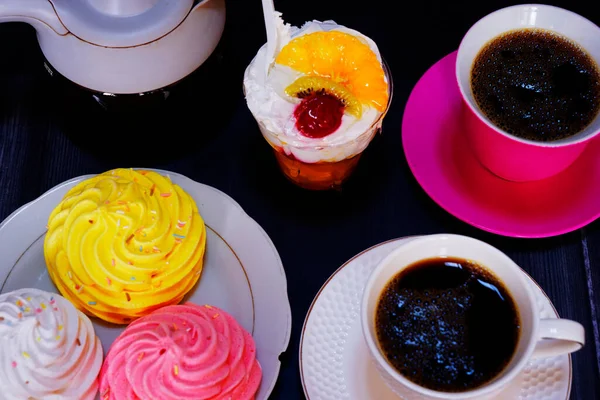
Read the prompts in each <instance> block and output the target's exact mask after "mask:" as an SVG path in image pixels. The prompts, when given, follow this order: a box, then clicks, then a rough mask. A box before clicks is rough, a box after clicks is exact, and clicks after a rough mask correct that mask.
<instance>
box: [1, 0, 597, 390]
mask: <svg viewBox="0 0 600 400" xmlns="http://www.w3.org/2000/svg"><path fill="white" fill-rule="evenodd" d="M477 3H478V4H475V3H471V2H469V3H466V2H464V3H462V2H448V1H416V2H406V3H405V2H391V1H389V0H370V1H368V2H365V1H360V2H359V1H343V0H328V1H324V0H303V1H291V0H276V1H275V4H276V8H277V9H279V10H280V11H282V12H283V15H284V18H285V19H286V20H287V21H289V22H291V23H293V24H295V25H298V24H302V23H303V22H304V21H306V20H310V19H320V20H326V19H334V20H336V22H338V23H340V24H343V25H346V26H350V27H352V28H354V29H357V30H359V31H361V32H363V33H364V34H366V35H368V36H370V37H371V38H373V39H374V40H375V41H376V42H377V43H378V45H379V47H380V50H381V52H382V54H383V56H384V57H385V58H386V60H387V62H388V64H389V65H390V68H391V70H392V74H393V79H394V86H395V90H394V101H393V104H392V108H391V110H390V112H389V114H388V116H387V117H386V120H385V122H384V130H383V134H382V135H380V136H378V137H377V138H376V139H375V140H374V141H373V143H372V145H371V146H370V147H369V148H368V149H367V151H366V153H365V155H364V157H363V159H362V160H361V163H360V165H359V168H358V170H357V171H356V173H355V175H354V177H353V178H352V179H351V180H350V181H349V182H348V183H347V184H346V185H345V186H344V188H343V189H342V191H340V192H331V193H313V192H308V191H303V190H301V189H298V188H296V187H294V186H292V185H291V184H290V183H288V182H287V181H286V180H285V178H283V177H282V176H281V175H280V173H279V171H278V168H277V166H276V164H275V161H274V159H273V157H272V154H271V150H270V148H269V146H268V145H267V144H266V142H265V141H264V139H263V138H262V137H261V135H260V133H259V131H258V128H257V127H256V124H255V122H254V120H253V118H252V116H251V114H250V112H249V111H248V109H247V107H246V104H245V100H244V97H243V93H242V75H243V72H244V69H245V67H246V66H247V65H248V63H249V62H250V61H251V60H252V58H253V57H254V54H255V53H256V51H257V49H258V48H259V47H260V46H261V45H262V44H263V43H264V41H265V38H266V35H265V32H264V26H263V20H262V11H261V7H260V2H259V1H243V0H227V7H228V16H227V18H228V19H227V26H226V31H225V35H224V37H223V40H222V42H221V44H220V46H219V48H218V50H217V52H216V53H215V54H214V55H213V56H212V57H211V59H210V60H209V62H207V65H206V66H203V67H202V68H201V69H200V70H199V71H198V72H197V73H196V74H194V75H193V76H192V77H190V78H189V79H188V80H186V81H184V82H182V83H181V85H180V88H179V89H177V90H175V89H174V92H173V96H172V98H171V99H169V100H168V102H171V103H170V105H169V106H168V107H163V108H157V109H155V110H153V111H152V112H150V113H145V114H144V113H137V114H136V117H135V121H134V122H132V121H131V120H130V118H131V115H125V116H123V115H121V116H118V117H114V116H111V117H109V116H107V113H106V112H105V111H103V110H100V109H99V107H98V106H97V105H95V104H94V103H93V101H91V99H90V97H89V96H87V97H80V96H81V94H80V93H79V94H78V93H77V91H72V89H70V88H68V87H67V86H65V85H64V84H63V83H62V81H61V80H60V78H57V77H56V76H54V77H51V76H50V75H49V74H48V72H47V71H46V69H45V68H44V57H43V55H42V53H41V51H40V49H39V46H38V44H37V39H36V34H35V31H34V30H33V29H32V28H30V27H29V26H27V25H24V24H17V23H10V24H0V51H1V53H0V220H1V219H4V218H5V217H7V216H8V215H9V214H10V213H11V212H12V211H14V210H15V209H17V208H18V207H20V206H21V205H23V204H25V203H27V202H29V201H31V200H33V199H35V198H36V197H38V196H39V195H40V194H42V193H43V192H44V191H46V190H47V189H49V188H51V187H52V186H54V185H56V184H59V183H60V182H62V181H64V180H67V179H70V178H73V177H75V176H79V175H82V174H88V173H100V172H102V171H104V170H107V169H110V168H114V167H155V168H163V169H168V170H172V171H176V172H179V173H181V174H184V175H187V176H188V177H190V178H191V179H194V180H196V181H199V182H202V183H205V184H208V185H211V186H214V187H216V188H218V189H220V190H222V191H224V192H225V193H227V194H229V195H230V196H232V197H233V198H234V199H235V200H236V201H238V202H239V203H240V204H241V206H242V207H243V208H244V209H245V210H246V212H248V214H249V215H250V216H251V217H253V218H254V219H256V220H257V221H258V223H259V224H261V225H262V227H263V228H264V229H265V230H266V231H267V233H268V234H269V235H270V237H271V238H272V239H273V241H274V243H275V245H276V246H277V248H278V250H279V252H280V255H281V258H282V260H283V263H284V266H285V269H286V272H287V278H288V284H289V297H290V301H291V305H292V312H293V331H292V340H291V343H290V346H289V349H288V351H287V352H286V353H285V354H284V356H283V357H282V362H283V366H282V370H281V375H280V379H279V382H278V385H277V387H276V390H275V392H274V394H273V396H272V397H271V398H272V399H282V400H283V399H285V400H295V399H302V398H304V395H303V394H302V389H301V385H300V379H299V375H298V371H299V369H298V342H299V338H300V331H301V328H302V324H303V321H304V316H305V314H306V311H307V309H308V307H309V305H310V303H311V301H312V299H313V297H314V295H315V294H316V293H317V291H318V290H319V288H320V286H321V285H322V283H323V282H324V281H325V280H326V279H327V278H328V277H329V275H330V274H331V273H332V272H333V271H335V270H336V269H337V268H338V267H339V266H340V265H341V264H342V263H344V262H345V261H346V260H347V259H349V258H351V257H352V256H353V255H355V254H356V253H358V252H360V251H362V250H364V249H365V248H368V247H370V246H372V245H374V244H376V243H379V242H382V241H385V240H388V239H391V238H395V237H401V236H406V235H416V234H430V233H439V232H450V233H458V234H464V235H469V236H473V237H476V238H479V239H482V240H484V241H487V242H488V243H490V244H492V245H494V246H496V247H498V248H499V249H501V250H502V251H504V252H506V253H507V254H508V255H509V256H510V257H511V258H513V259H514V260H515V261H516V262H517V263H518V264H519V265H520V266H522V267H523V268H524V269H525V270H526V271H527V272H528V273H530V274H531V276H532V277H533V278H534V279H535V280H536V281H537V282H538V283H539V284H540V285H541V287H543V289H544V290H545V291H546V293H547V294H548V296H549V297H550V299H551V300H552V302H553V303H554V305H555V307H556V309H557V310H558V312H559V313H560V315H561V316H562V317H565V318H570V319H574V320H576V321H579V322H581V323H582V324H583V325H584V326H585V329H586V331H587V344H586V346H585V348H584V349H583V350H581V351H579V352H578V353H576V354H575V355H574V356H573V366H574V381H573V388H572V395H571V398H572V399H575V400H593V399H600V334H599V323H600V224H599V223H598V222H595V223H593V224H591V225H589V226H587V227H586V228H584V229H581V230H579V231H576V232H572V233H569V234H566V235H562V236H560V237H555V238H550V239H542V240H524V239H511V238H505V237H500V236H496V235H492V234H488V233H485V232H482V231H480V230H478V229H476V228H473V227H470V226H468V225H466V224H464V223H462V222H460V221H458V220H457V219H456V218H454V217H452V216H450V215H449V214H448V213H446V212H445V211H443V210H442V209H441V208H440V207H438V206H437V205H436V204H435V203H434V202H433V201H432V200H431V199H429V197H427V195H426V194H425V193H424V192H423V190H422V189H421V188H420V187H419V186H418V184H417V183H416V181H415V179H414V178H413V177H412V175H411V173H410V170H409V169H408V166H407V164H406V161H405V158H404V154H403V151H402V147H401V136H400V135H401V131H400V126H401V121H402V113H403V109H404V105H405V103H406V101H407V99H408V96H409V94H410V90H411V89H412V87H413V86H414V84H415V83H416V82H417V80H418V79H419V77H420V76H421V75H422V74H423V73H424V72H425V71H426V70H427V68H429V67H430V66H431V65H432V64H433V63H435V62H436V61H438V60H439V59H440V58H442V57H443V56H445V55H446V54H448V53H450V52H452V51H454V50H456V48H457V47H458V44H459V42H460V39H461V37H462V36H463V35H464V33H465V32H466V31H467V30H468V28H469V27H470V26H471V25H472V24H473V23H475V22H476V21H477V20H478V19H479V18H481V17H483V16H484V15H486V14H487V13H489V12H491V11H493V10H495V9H498V8H501V7H504V6H508V5H512V4H517V3H516V2H511V1H487V2H477ZM550 3H552V4H554V5H558V6H562V7H566V8H569V9H571V10H572V11H575V12H578V13H580V14H582V15H584V16H586V17H587V18H589V19H591V20H592V21H594V22H596V23H600V14H598V13H597V12H595V10H594V3H593V2H586V1H584V0H572V1H556V2H550ZM598 40H599V41H600V38H598ZM599 207H600V199H599Z"/></svg>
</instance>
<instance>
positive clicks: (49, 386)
mask: <svg viewBox="0 0 600 400" xmlns="http://www.w3.org/2000/svg"><path fill="white" fill-rule="evenodd" d="M0 355H1V367H0V385H1V386H2V389H1V392H0V397H1V398H2V399H6V400H22V399H55V400H94V399H95V398H96V394H97V393H98V379H97V378H98V373H99V372H100V368H101V367H102V344H101V343H100V339H98V337H96V333H95V332H94V327H93V325H92V322H91V321H90V319H89V318H88V317H87V316H85V315H84V314H83V313H82V312H80V311H78V310H77V309H76V308H75V307H74V306H73V305H72V304H71V303H69V302H68V301H67V299H65V298H64V297H61V296H59V295H57V294H54V293H49V292H45V291H42V290H38V289H19V290H15V291H13V292H8V293H5V294H2V295H0Z"/></svg>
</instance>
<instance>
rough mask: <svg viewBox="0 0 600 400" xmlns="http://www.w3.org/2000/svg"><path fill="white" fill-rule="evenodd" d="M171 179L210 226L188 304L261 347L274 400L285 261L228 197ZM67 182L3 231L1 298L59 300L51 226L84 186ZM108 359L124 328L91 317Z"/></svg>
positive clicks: (282, 334) (284, 328)
mask: <svg viewBox="0 0 600 400" xmlns="http://www.w3.org/2000/svg"><path fill="white" fill-rule="evenodd" d="M154 171H156V172H158V173H160V174H162V175H167V176H169V177H170V178H171V180H172V182H173V183H175V184H177V185H179V186H181V188H182V189H184V190H185V191H186V192H187V193H189V194H190V195H191V196H192V197H193V198H194V200H195V201H196V204H197V205H198V209H199V212H200V214H201V215H202V218H203V219H204V221H205V223H206V228H207V229H206V230H207V247H206V249H207V250H206V255H205V259H204V270H203V273H202V274H203V275H202V279H201V280H200V282H199V283H198V285H197V286H196V287H195V288H194V289H192V290H191V291H190V292H189V293H188V295H187V296H186V297H185V299H184V301H183V302H186V301H190V302H193V303H196V304H200V305H202V304H213V305H214V306H217V307H219V308H221V309H223V310H226V311H227V312H228V313H230V314H231V315H232V316H233V317H234V318H236V320H237V321H239V323H240V324H241V325H242V326H243V327H244V328H245V329H246V330H247V331H248V332H250V333H252V335H253V337H254V340H255V342H256V349H257V358H258V361H259V362H260V364H261V366H262V369H263V378H262V383H261V387H260V389H259V392H258V394H257V397H256V399H257V400H264V399H267V398H268V397H269V395H270V393H271V391H272V390H273V387H274V386H275V383H276V381H277V376H278V374H279V368H280V362H279V356H280V354H281V353H282V352H284V351H285V350H286V348H287V346H288V343H289V339H290V332H291V321H292V319H291V310H290V304H289V300H288V296H287V281H286V277H285V271H284V269H283V265H282V263H281V259H280V258H279V254H278V253H277V250H276V249H275V246H274V245H273V243H272V242H271V239H270V238H269V237H268V236H267V234H266V233H265V231H264V230H263V229H262V228H261V227H260V226H259V225H258V224H257V223H256V222H255V221H254V220H253V219H252V218H250V217H249V216H248V215H247V214H246V213H245V212H244V211H243V210H242V208H241V207H240V206H239V205H238V204H237V203H236V202H235V201H234V200H233V199H231V198H230V197H229V196H227V195H226V194H225V193H223V192H221V191H219V190H217V189H214V188H212V187H210V186H206V185H203V184H200V183H197V182H194V181H193V180H191V179H189V178H186V177H185V176H183V175H180V174H177V173H173V172H169V171H161V170H154ZM91 176H92V175H89V176H81V177H78V178H74V179H71V180H69V181H67V182H64V183H62V184H60V185H58V186H56V187H54V188H52V189H50V190H49V191H48V192H46V193H45V194H43V195H42V196H40V197H39V198H38V199H36V200H34V201H32V202H31V203H28V204H26V205H24V206H23V207H21V208H19V209H18V210H17V211H15V212H14V213H12V214H11V215H10V216H9V217H8V218H6V220H5V221H4V222H2V223H1V224H0V253H1V254H2V258H3V262H2V264H0V285H1V286H0V293H6V292H9V291H12V290H16V289H20V288H27V287H30V288H37V289H42V290H46V291H49V292H56V293H58V291H57V289H56V287H55V286H54V284H53V283H52V281H51V280H50V277H49V276H48V272H47V268H46V264H45V261H44V249H43V246H44V236H45V234H46V222H47V220H48V216H49V215H50V212H51V211H52V209H53V208H54V207H55V206H56V204H58V203H59V202H60V200H61V199H62V197H63V196H64V194H65V193H66V192H67V191H68V190H69V189H71V188H72V187H73V186H75V185H76V184H77V183H79V182H81V181H82V180H84V179H87V178H89V177H91ZM92 322H93V324H94V328H95V331H96V334H97V336H98V337H99V338H100V340H101V342H102V347H103V350H104V354H105V355H106V353H107V352H108V349H109V348H110V345H111V343H112V342H113V340H114V339H115V338H116V337H117V336H118V335H119V334H120V333H121V332H122V331H123V330H124V329H125V326H124V325H120V326H118V325H111V324H108V323H106V322H103V321H100V320H98V319H95V318H92Z"/></svg>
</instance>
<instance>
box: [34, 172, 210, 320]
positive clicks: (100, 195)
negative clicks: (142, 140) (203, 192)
mask: <svg viewBox="0 0 600 400" xmlns="http://www.w3.org/2000/svg"><path fill="white" fill-rule="evenodd" d="M205 248H206V228H205V225H204V221H203V220H202V217H201V216H200V214H199V213H198V208H197V206H196V203H195V201H194V199H193V198H192V197H191V196H190V195H189V194H187V193H186V192H184V191H183V189H181V188H180V187H179V186H177V185H175V184H173V183H172V182H171V180H170V179H169V178H168V177H165V176H162V175H160V174H158V173H156V172H153V171H144V170H132V169H124V168H123V169H114V170H111V171H107V172H105V173H103V174H100V175H97V176H94V177H92V178H89V179H86V180H84V181H82V182H80V183H78V184H77V185H75V186H74V187H73V188H72V189H71V190H69V192H67V194H66V195H65V196H64V198H63V200H62V201H61V202H60V203H59V204H58V205H57V206H56V208H55V209H54V211H53V212H52V213H51V215H50V217H49V221H48V233H47V234H46V238H45V241H44V256H45V259H46V264H47V267H48V274H49V275H50V277H51V278H52V281H53V282H54V284H55V285H56V287H57V288H58V290H59V291H60V292H61V294H62V295H63V296H65V297H66V298H67V299H68V300H69V301H71V302H72V303H73V304H74V305H75V307H77V308H78V309H79V310H81V311H83V312H84V313H86V314H88V315H90V316H95V317H98V318H101V319H103V320H105V321H107V322H111V323H114V324H127V323H129V322H131V321H132V320H134V319H136V318H139V317H141V316H144V315H146V314H148V313H150V312H152V311H154V310H155V309H157V308H159V307H162V306H165V305H170V304H177V303H179V302H180V301H181V300H182V298H183V297H184V296H185V295H186V293H187V292H189V291H190V290H191V289H192V288H193V287H194V285H195V284H196V283H197V282H198V280H199V279H200V274H201V273H202V266H203V256H204V251H205Z"/></svg>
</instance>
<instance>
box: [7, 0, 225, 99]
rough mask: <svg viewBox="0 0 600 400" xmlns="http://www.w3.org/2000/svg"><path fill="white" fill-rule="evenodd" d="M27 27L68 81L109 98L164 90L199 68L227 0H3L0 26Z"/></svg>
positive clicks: (219, 29) (219, 26) (218, 31)
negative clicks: (22, 24)
mask: <svg viewBox="0 0 600 400" xmlns="http://www.w3.org/2000/svg"><path fill="white" fill-rule="evenodd" d="M8 21H22V22H27V23H29V24H31V25H32V26H33V27H34V28H35V29H36V31H37V37H38V41H39V44H40V47H41V49H42V52H43V53H44V56H45V57H46V59H47V60H48V62H49V63H50V64H51V66H52V67H53V68H54V69H55V70H56V71H58V72H59V73H60V74H62V75H63V76H65V77H66V78H67V79H69V80H71V81H73V82H75V83H77V84H78V85H80V86H83V87H85V88H88V89H90V90H93V91H97V92H101V93H106V94H125V93H144V92H149V91H153V90H156V89H160V88H163V87H166V86H168V85H170V84H172V83H175V82H177V81H179V80H180V79H182V78H184V77H185V76H187V75H188V74H190V73H191V72H193V71H194V70H195V69H196V68H198V67H199V66H200V65H201V64H202V63H204V61H205V60H206V59H207V58H208V57H209V56H210V55H211V53H212V52H213V51H214V50H215V48H216V46H217V44H218V42H219V40H220V38H221V35H222V33H223V28H224V25H225V0H199V1H198V0H196V1H194V0H0V22H8Z"/></svg>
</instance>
